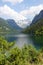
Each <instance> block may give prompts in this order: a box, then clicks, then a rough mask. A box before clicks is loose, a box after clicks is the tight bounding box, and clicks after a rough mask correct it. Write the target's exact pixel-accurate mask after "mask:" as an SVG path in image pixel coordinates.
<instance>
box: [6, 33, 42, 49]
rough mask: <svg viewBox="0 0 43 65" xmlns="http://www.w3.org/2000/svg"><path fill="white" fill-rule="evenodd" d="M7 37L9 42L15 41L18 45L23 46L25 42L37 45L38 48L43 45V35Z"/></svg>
mask: <svg viewBox="0 0 43 65" xmlns="http://www.w3.org/2000/svg"><path fill="white" fill-rule="evenodd" d="M5 39H6V40H7V41H9V42H13V41H15V43H16V46H18V47H19V48H21V47H23V45H24V44H29V45H33V46H35V47H36V48H37V49H38V48H41V47H43V36H41V37H40V36H35V37H34V36H30V35H28V34H21V33H20V34H15V35H5Z"/></svg>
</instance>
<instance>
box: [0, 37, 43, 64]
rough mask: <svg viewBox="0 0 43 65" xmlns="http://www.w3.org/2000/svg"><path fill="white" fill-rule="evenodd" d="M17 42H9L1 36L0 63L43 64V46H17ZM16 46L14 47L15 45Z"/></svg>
mask: <svg viewBox="0 0 43 65" xmlns="http://www.w3.org/2000/svg"><path fill="white" fill-rule="evenodd" d="M14 45H15V42H7V41H6V40H5V39H4V38H2V37H0V65H43V48H41V49H40V50H36V48H34V46H31V45H24V46H23V48H21V49H20V48H18V47H15V46H14ZM13 46H14V47H13Z"/></svg>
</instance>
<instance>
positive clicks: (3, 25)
mask: <svg viewBox="0 0 43 65" xmlns="http://www.w3.org/2000/svg"><path fill="white" fill-rule="evenodd" d="M14 31H16V30H15V29H12V27H10V26H9V24H8V22H7V21H6V20H5V19H3V18H0V33H11V32H14Z"/></svg>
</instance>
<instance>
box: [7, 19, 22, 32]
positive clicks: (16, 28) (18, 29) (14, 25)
mask: <svg viewBox="0 0 43 65" xmlns="http://www.w3.org/2000/svg"><path fill="white" fill-rule="evenodd" d="M7 22H8V24H9V26H10V27H12V29H15V30H17V31H20V30H22V28H21V27H19V26H18V25H17V23H16V22H15V20H13V19H7Z"/></svg>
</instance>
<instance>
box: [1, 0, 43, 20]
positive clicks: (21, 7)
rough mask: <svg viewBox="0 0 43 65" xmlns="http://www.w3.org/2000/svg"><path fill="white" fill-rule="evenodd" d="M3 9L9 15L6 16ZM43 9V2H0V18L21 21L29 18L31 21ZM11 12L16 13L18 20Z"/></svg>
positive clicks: (21, 0) (31, 0) (39, 0)
mask: <svg viewBox="0 0 43 65" xmlns="http://www.w3.org/2000/svg"><path fill="white" fill-rule="evenodd" d="M7 8H8V10H7ZM1 9H2V10H4V11H5V12H6V13H8V14H6V13H5V12H4V11H2V10H1ZM34 9H35V10H34ZM42 9H43V0H0V10H1V11H0V12H1V14H0V17H4V18H13V19H17V20H19V17H20V20H22V19H27V18H28V19H29V20H32V19H33V17H34V16H35V15H36V14H38V13H39V12H40V11H41V10H42ZM12 10H13V11H12ZM9 11H10V12H12V13H14V15H16V16H17V18H16V16H14V15H13V14H12V13H9ZM34 12H35V13H34ZM9 15H10V16H9Z"/></svg>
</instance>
